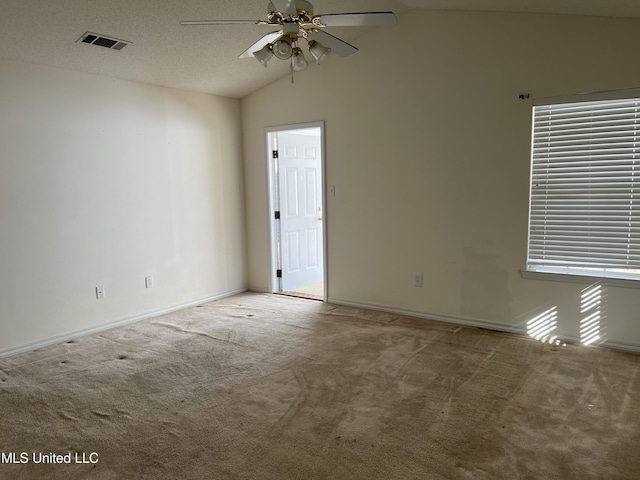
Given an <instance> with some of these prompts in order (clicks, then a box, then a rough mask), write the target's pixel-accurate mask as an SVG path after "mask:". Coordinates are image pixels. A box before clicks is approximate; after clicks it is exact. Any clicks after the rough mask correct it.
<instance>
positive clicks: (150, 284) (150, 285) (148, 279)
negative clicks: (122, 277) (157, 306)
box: [144, 275, 153, 288]
mask: <svg viewBox="0 0 640 480" xmlns="http://www.w3.org/2000/svg"><path fill="white" fill-rule="evenodd" d="M144 286H145V287H146V288H153V277H152V276H151V275H149V276H148V277H144Z"/></svg>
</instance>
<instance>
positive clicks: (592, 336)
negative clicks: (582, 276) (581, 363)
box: [527, 282, 607, 345]
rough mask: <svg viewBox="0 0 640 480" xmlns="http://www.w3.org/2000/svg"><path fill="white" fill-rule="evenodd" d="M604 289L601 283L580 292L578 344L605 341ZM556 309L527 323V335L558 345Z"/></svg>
mask: <svg viewBox="0 0 640 480" xmlns="http://www.w3.org/2000/svg"><path fill="white" fill-rule="evenodd" d="M606 297H607V292H606V288H605V286H604V285H602V283H600V282H598V283H594V284H592V285H589V286H588V287H587V288H585V289H583V290H582V291H581V292H580V298H579V299H576V300H577V301H579V303H580V305H579V306H580V326H579V327H580V328H579V332H580V343H581V344H583V345H593V344H601V343H604V342H605V340H606V335H605V328H606V323H605V320H606V318H607V315H606V304H607V302H606ZM558 315H559V311H558V307H557V306H555V305H554V306H551V307H549V308H546V309H545V310H544V311H542V312H541V313H539V314H538V315H536V316H535V317H533V318H532V319H530V320H528V321H527V334H528V335H529V336H530V337H532V338H535V339H536V340H540V341H542V343H549V344H555V345H560V344H561V343H563V342H562V341H561V340H559V339H558V335H557V334H556V330H557V328H558ZM565 345H566V344H565Z"/></svg>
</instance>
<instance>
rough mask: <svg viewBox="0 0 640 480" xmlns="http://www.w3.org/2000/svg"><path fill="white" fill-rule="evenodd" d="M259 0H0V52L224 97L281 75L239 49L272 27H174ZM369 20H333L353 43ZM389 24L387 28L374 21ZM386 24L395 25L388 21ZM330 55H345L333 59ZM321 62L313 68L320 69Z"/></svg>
mask: <svg viewBox="0 0 640 480" xmlns="http://www.w3.org/2000/svg"><path fill="white" fill-rule="evenodd" d="M267 3H268V1H267V0H180V1H176V0H135V1H132V0H50V1H46V2H45V1H42V0H0V58H6V59H13V60H19V61H24V62H28V63H35V64H44V65H50V66H55V67H61V68H66V69H71V70H78V71H84V72H89V73H94V74H99V75H106V76H112V77H118V78H123V79H127V80H133V81H138V82H144V83H150V84H155V85H163V86H169V87H175V88H182V89H187V90H194V91H199V92H206V93H212V94H216V95H223V96H228V97H236V98H242V97H244V96H245V95H247V94H249V93H251V92H253V91H255V90H257V89H259V88H261V87H262V86H264V85H267V84H269V83H271V82H273V81H274V80H276V79H278V78H280V77H282V76H284V75H287V74H288V72H289V70H288V64H287V62H283V61H272V62H271V63H270V64H269V66H268V67H267V68H266V69H265V68H264V67H262V66H261V65H260V64H259V63H258V62H257V61H255V60H253V59H240V58H238V55H239V54H240V53H242V52H243V51H244V50H245V49H246V48H248V47H249V46H250V45H251V44H253V43H254V42H255V41H257V40H258V39H259V38H261V37H262V36H263V35H264V34H266V33H268V32H270V31H272V30H273V27H269V26H259V25H222V26H221V25H217V26H198V27H193V26H190V27H185V26H180V25H179V22H180V21H181V20H200V19H205V20H213V19H215V20H260V19H264V18H265V16H266V13H267ZM312 3H313V4H314V8H315V13H316V14H326V13H345V12H371V11H393V12H395V13H396V15H398V16H401V15H405V14H410V12H411V11H413V10H429V9H447V10H491V11H511V12H530V13H553V14H575V15H596V16H613V17H630V18H640V2H638V1H637V0H315V1H312ZM371 28H374V27H367V28H353V27H348V28H347V27H334V28H333V29H331V30H330V33H332V34H334V35H337V36H339V37H340V38H342V39H344V40H346V41H349V42H351V43H354V44H356V46H357V38H358V37H359V36H361V35H363V34H365V33H367V32H369V31H370V30H371ZM377 28H389V27H377ZM392 28H401V26H399V27H392ZM85 32H94V33H98V34H102V35H106V36H109V37H115V38H118V39H122V40H126V41H129V42H131V44H130V45H129V46H127V47H126V48H124V49H123V50H121V51H116V50H110V49H107V48H101V47H96V46H93V45H88V44H84V43H79V42H77V40H78V39H79V38H80V37H81V36H82V35H83V34H84V33H85ZM328 61H349V57H346V58H337V57H332V58H331V59H330V60H328ZM319 68H321V67H319Z"/></svg>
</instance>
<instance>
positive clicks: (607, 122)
mask: <svg viewBox="0 0 640 480" xmlns="http://www.w3.org/2000/svg"><path fill="white" fill-rule="evenodd" d="M527 257H528V258H527V270H530V271H541V272H550V273H567V274H576V275H591V276H601V277H617V278H629V279H640V98H627V99H616V100H605V101H588V102H585V101H581V102H573V103H562V104H549V105H537V106H534V110H533V135H532V162H531V197H530V213H529V248H528V255H527Z"/></svg>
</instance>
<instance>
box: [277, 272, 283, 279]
mask: <svg viewBox="0 0 640 480" xmlns="http://www.w3.org/2000/svg"><path fill="white" fill-rule="evenodd" d="M276 278H282V270H276Z"/></svg>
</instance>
